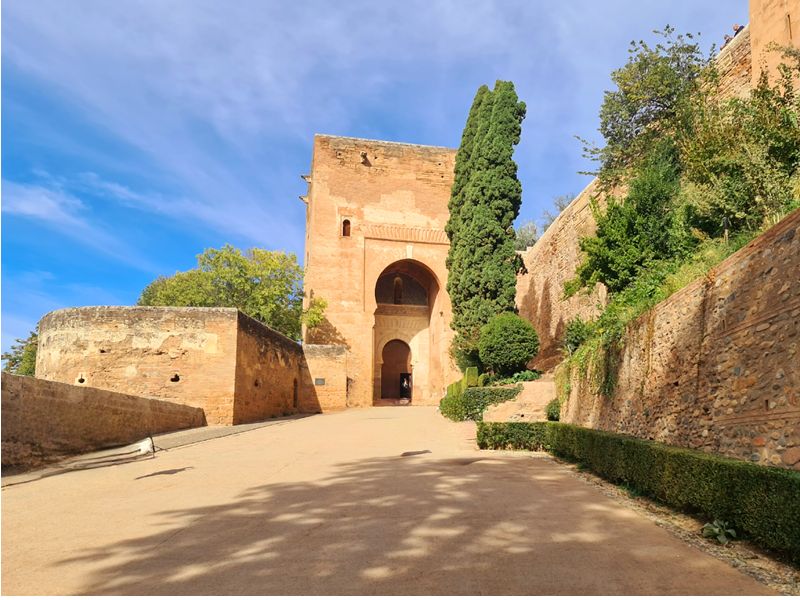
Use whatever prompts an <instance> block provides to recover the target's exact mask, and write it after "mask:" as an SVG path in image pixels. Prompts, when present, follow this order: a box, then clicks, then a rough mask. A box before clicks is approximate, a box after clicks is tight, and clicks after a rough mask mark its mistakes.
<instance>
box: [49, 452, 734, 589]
mask: <svg viewBox="0 0 800 600" xmlns="http://www.w3.org/2000/svg"><path fill="white" fill-rule="evenodd" d="M155 516H156V517H157V518H158V519H160V521H161V525H162V527H161V531H160V532H159V533H158V534H155V535H145V536H142V537H138V538H133V539H128V540H124V541H121V542H119V543H115V544H113V545H110V546H107V547H99V548H96V549H94V550H92V551H89V552H85V553H83V554H79V555H76V556H73V557H70V558H67V559H65V560H64V561H61V562H60V563H58V564H59V565H68V566H72V567H75V568H80V569H89V570H90V571H89V572H90V575H89V576H87V579H86V580H85V581H86V582H85V587H84V589H83V590H82V591H81V593H83V594H102V595H117V594H125V595H134V594H135V595H139V594H165V595H177V594H198V595H205V594H214V595H216V594H228V595H232V594H255V595H272V594H398V593H399V594H555V593H561V594H563V593H571V594H626V593H680V592H693V593H699V594H709V593H720V589H725V586H724V585H722V587H721V588H720V585H721V583H724V582H721V581H720V578H719V577H716V578H715V576H714V572H713V569H711V570H710V573H709V564H708V561H710V560H711V559H707V558H704V557H703V556H702V555H696V554H691V553H687V552H686V550H688V548H686V547H683V550H681V543H680V542H678V541H677V540H674V539H672V538H670V537H669V536H668V535H667V534H664V533H663V532H660V530H657V529H656V528H655V527H653V525H652V524H650V523H649V522H647V521H645V520H643V519H641V518H638V517H635V516H634V515H633V514H632V513H631V512H630V511H627V510H626V509H624V508H623V507H622V506H621V505H618V504H616V503H614V502H613V501H612V500H610V499H608V498H606V497H604V496H602V495H601V494H599V493H598V492H597V491H596V490H594V489H593V488H591V487H590V486H587V485H585V484H583V483H580V482H578V481H577V480H576V479H575V478H574V477H572V476H571V475H570V474H569V472H568V471H567V470H566V469H560V468H557V467H554V466H553V465H552V463H550V462H549V461H546V460H532V459H531V458H530V457H521V456H517V457H509V456H503V455H497V454H493V455H487V456H486V457H482V456H473V457H460V458H452V459H446V458H438V459H437V458H433V457H432V456H431V455H416V456H408V457H387V458H378V459H371V460H364V461H358V462H352V463H344V464H340V465H336V466H334V467H331V468H330V469H328V471H327V475H326V476H325V477H324V478H321V479H319V480H317V481H314V482H309V481H302V482H293V483H275V484H271V485H263V486H258V487H253V488H250V489H249V490H247V491H246V492H244V493H242V494H241V495H240V496H239V497H238V498H237V500H236V501H234V502H231V503H228V504H220V505H209V506H204V507H200V508H195V509H191V510H179V511H165V512H162V513H159V514H157V515H155ZM654 531H655V532H657V533H654ZM654 561H656V562H659V563H661V566H660V567H659V568H658V569H653V568H652V566H653V564H654ZM621 565H624V568H623V567H621ZM715 586H716V587H715ZM728 587H732V586H731V585H729V586H728Z"/></svg>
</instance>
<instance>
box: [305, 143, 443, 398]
mask: <svg viewBox="0 0 800 600" xmlns="http://www.w3.org/2000/svg"><path fill="white" fill-rule="evenodd" d="M454 160H455V150H453V149H450V148H440V147H433V146H422V145H416V144H402V143H395V142H384V141H378V140H364V139H358V138H343V137H335V136H324V135H318V136H316V137H315V138H314V155H313V158H312V165H311V175H310V178H309V191H308V196H307V198H306V202H307V211H306V257H305V267H306V274H305V291H306V295H307V297H311V296H316V297H322V298H324V299H325V300H326V301H327V302H328V308H327V310H326V313H325V317H326V321H325V323H323V325H322V326H321V327H318V328H316V329H314V330H311V331H307V332H305V337H304V340H305V342H306V343H307V344H316V345H340V346H342V347H343V348H344V349H345V350H346V352H347V357H348V358H347V368H348V373H347V375H348V377H349V378H350V388H349V394H348V396H347V402H348V403H349V404H348V405H349V406H370V405H372V403H373V400H374V399H375V394H376V393H378V394H379V391H380V390H379V389H378V386H377V385H376V378H375V363H376V352H377V351H379V348H376V342H375V339H376V338H380V337H381V331H375V333H373V328H374V327H375V325H376V320H375V311H376V309H377V301H376V298H375V289H376V285H377V282H378V279H379V277H380V275H381V274H382V272H383V271H384V269H386V268H387V267H389V266H390V265H392V264H394V263H396V262H397V261H411V262H413V263H414V264H415V265H421V267H420V268H424V269H425V270H426V272H427V273H428V276H429V277H430V278H432V279H435V287H436V288H437V289H438V290H439V293H437V294H435V295H431V300H432V304H433V306H431V311H430V324H429V326H428V330H429V331H428V334H427V337H428V339H429V340H430V344H429V346H428V348H429V349H428V350H427V351H426V354H425V355H424V356H423V355H415V356H414V357H413V358H412V360H413V361H416V362H415V365H416V366H415V375H414V377H413V381H414V386H415V396H414V403H415V404H417V403H436V402H438V401H439V398H440V397H441V395H442V393H443V391H444V389H445V387H446V386H447V384H448V383H450V382H451V381H453V380H455V379H457V378H458V372H457V369H456V368H455V365H454V364H452V361H451V360H450V359H449V356H448V354H447V349H448V346H449V343H450V340H451V339H452V331H451V330H450V327H449V323H450V320H451V307H450V301H449V298H448V297H447V293H446V291H445V290H446V288H445V285H446V281H447V269H446V266H445V259H446V257H447V251H448V247H449V242H448V239H447V236H446V234H445V232H444V226H445V224H446V223H447V219H448V216H449V213H448V210H447V203H448V200H449V198H450V187H451V185H452V182H453V166H454ZM344 220H348V221H349V222H350V235H349V236H344V235H342V223H343V222H344ZM420 283H422V282H420ZM400 334H401V337H400V339H403V341H406V342H408V341H409V340H407V339H405V337H403V335H402V334H403V332H400ZM378 376H379V373H378ZM417 386H419V387H417ZM376 389H377V391H376ZM325 395H327V392H325Z"/></svg>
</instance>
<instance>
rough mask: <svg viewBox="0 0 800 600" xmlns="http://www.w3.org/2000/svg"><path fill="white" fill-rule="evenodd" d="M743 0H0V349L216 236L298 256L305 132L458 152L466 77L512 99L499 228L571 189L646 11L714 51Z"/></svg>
mask: <svg viewBox="0 0 800 600" xmlns="http://www.w3.org/2000/svg"><path fill="white" fill-rule="evenodd" d="M746 22H747V0H735V1H734V0H702V1H701V0H671V1H670V2H664V1H663V0H637V1H622V0H604V1H603V2H598V1H597V0H591V1H590V0H574V1H564V2H552V1H550V2H540V1H534V0H528V1H514V0H503V1H500V0H495V1H469V0H452V1H444V0H441V1H436V0H421V1H413V0H412V1H407V0H406V1H402V2H401V1H394V2H390V1H385V0H379V1H376V0H367V1H360V0H352V1H348V2H341V3H339V2H322V1H321V0H315V1H305V0H296V1H294V2H291V3H290V2H277V1H267V0H259V1H249V0H237V1H236V2H228V1H223V0H216V1H213V2H211V1H203V0H147V1H135V0H115V1H113V2H109V1H106V0H102V1H93V0H92V1H90V0H70V1H63V0H54V1H42V0H5V1H4V2H3V4H2V109H3V110H2V347H3V349H4V350H5V349H7V348H8V347H9V345H10V344H11V343H12V342H13V340H14V338H16V337H22V336H25V335H27V333H28V331H29V330H30V329H31V328H33V327H34V325H35V324H36V322H37V321H38V319H39V318H40V317H41V316H42V315H43V314H45V313H46V312H48V311H50V310H53V309H55V308H59V307H64V306H81V305H99V304H133V303H135V301H136V299H137V297H138V295H139V292H140V291H141V289H142V288H143V287H144V286H145V285H146V284H147V283H148V282H150V281H151V280H152V279H154V278H155V277H156V276H158V275H159V274H166V275H169V274H172V273H174V272H175V271H177V270H184V269H188V268H191V267H192V266H194V264H195V256H196V255H197V254H199V253H200V252H202V251H203V249H205V248H209V247H219V246H220V245H222V244H224V243H226V242H229V243H232V244H234V245H236V246H239V247H243V248H247V247H253V246H259V247H264V248H268V249H278V250H286V251H288V252H294V253H296V254H297V256H298V257H302V256H303V227H304V205H303V204H302V203H301V202H300V201H299V200H298V195H300V194H303V193H305V184H304V182H303V181H302V180H301V179H300V177H299V176H300V175H301V174H303V173H306V172H307V171H308V169H309V164H310V160H311V145H312V139H313V135H314V133H328V134H336V135H349V136H356V137H367V138H378V139H385V140H395V141H405V142H413V143H420V144H433V145H442V146H453V147H455V146H457V145H458V142H459V139H460V135H461V130H462V128H463V125H464V120H465V118H466V113H467V111H468V109H469V105H470V103H471V101H472V97H473V95H474V93H475V90H476V89H477V87H478V86H479V85H481V84H483V83H487V84H489V85H492V84H493V83H494V81H495V80H496V79H510V80H512V81H514V83H515V84H516V86H517V92H518V94H519V96H520V98H521V99H522V100H524V101H525V102H526V103H527V106H528V116H527V118H526V120H525V122H524V123H523V132H522V141H521V143H520V145H519V146H518V149H517V152H516V160H517V162H518V164H519V175H520V179H521V181H522V184H523V207H522V211H521V214H520V219H519V221H524V220H529V219H537V220H538V219H539V218H540V216H541V213H542V211H543V210H544V209H545V208H548V207H549V206H550V203H551V199H552V198H553V197H554V196H557V195H559V194H565V193H577V192H579V191H580V190H581V189H582V188H583V187H584V186H585V185H586V184H587V183H588V179H589V178H588V177H586V176H581V175H578V174H577V172H578V171H581V170H586V169H587V168H590V167H591V165H590V164H589V163H588V162H587V161H586V160H585V159H583V158H582V156H581V146H580V144H579V142H577V140H575V138H574V137H573V136H575V135H576V134H577V135H581V136H584V137H589V138H591V139H595V140H597V137H598V134H597V133H596V130H597V126H598V119H597V112H598V108H599V106H600V103H601V101H602V95H603V91H604V90H605V89H609V87H610V80H609V73H610V72H611V71H612V70H613V69H615V68H617V67H619V66H621V65H622V64H624V62H625V60H626V58H627V49H628V44H629V42H630V40H632V39H642V38H643V39H652V34H651V33H650V32H651V31H652V30H653V29H660V28H662V27H663V26H664V25H666V24H670V25H673V26H675V27H677V29H678V31H683V32H686V31H689V32H701V33H702V37H701V41H702V43H703V46H704V47H709V46H710V45H711V44H712V43H716V44H717V46H719V45H720V43H721V42H722V38H723V35H724V34H726V33H730V32H731V26H732V25H733V24H734V23H740V24H745V23H746Z"/></svg>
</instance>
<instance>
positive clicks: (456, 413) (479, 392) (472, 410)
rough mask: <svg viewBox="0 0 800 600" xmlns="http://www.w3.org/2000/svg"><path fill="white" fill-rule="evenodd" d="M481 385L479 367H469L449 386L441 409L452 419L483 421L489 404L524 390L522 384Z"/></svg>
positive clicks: (512, 396)
mask: <svg viewBox="0 0 800 600" xmlns="http://www.w3.org/2000/svg"><path fill="white" fill-rule="evenodd" d="M480 385H481V382H480V381H479V378H478V369H477V368H475V367H470V368H468V369H467V371H466V373H465V374H464V377H463V378H462V379H460V380H459V381H456V382H455V383H451V384H450V385H449V386H447V395H446V396H445V397H444V398H442V399H441V401H440V402H439V411H440V412H441V413H442V415H444V416H445V417H447V418H448V419H450V420H451V421H482V420H483V411H484V410H486V408H487V407H488V406H490V405H492V404H499V403H500V402H505V401H507V400H511V399H512V398H516V396H517V395H518V394H519V393H520V390H522V386H521V385H518V386H515V387H513V388H494V387H480ZM476 386H477V387H476Z"/></svg>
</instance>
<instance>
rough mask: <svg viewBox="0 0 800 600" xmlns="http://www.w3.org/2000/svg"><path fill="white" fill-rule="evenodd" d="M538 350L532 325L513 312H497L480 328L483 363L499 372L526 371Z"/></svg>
mask: <svg viewBox="0 0 800 600" xmlns="http://www.w3.org/2000/svg"><path fill="white" fill-rule="evenodd" d="M538 351H539V336H538V335H536V330H534V328H533V325H531V324H530V323H529V322H528V321H526V320H525V319H523V318H522V317H520V316H519V315H517V314H515V313H511V312H507V313H502V314H499V315H495V316H494V317H492V318H491V319H489V322H488V323H487V324H486V325H484V326H483V327H481V333H480V340H479V342H478V352H479V354H480V358H481V362H482V363H483V364H484V365H486V366H487V367H489V368H490V369H491V370H492V371H493V372H494V373H497V374H499V375H513V374H514V373H516V372H518V371H523V370H525V368H526V365H527V364H528V362H529V361H530V360H531V359H532V358H533V357H534V356H536V353H537V352H538Z"/></svg>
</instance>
